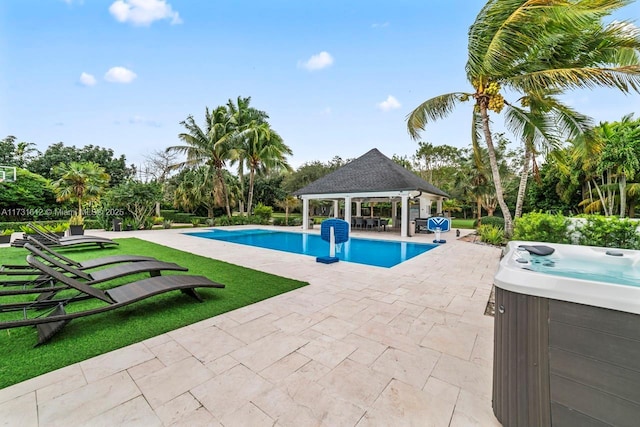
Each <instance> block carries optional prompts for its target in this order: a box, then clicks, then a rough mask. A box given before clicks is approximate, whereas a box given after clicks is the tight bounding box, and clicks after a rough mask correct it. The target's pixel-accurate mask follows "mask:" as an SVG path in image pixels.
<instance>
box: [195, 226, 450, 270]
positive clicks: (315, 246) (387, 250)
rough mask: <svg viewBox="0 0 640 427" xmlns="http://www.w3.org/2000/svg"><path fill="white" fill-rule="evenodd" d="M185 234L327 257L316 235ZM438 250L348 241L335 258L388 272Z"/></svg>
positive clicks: (257, 232)
mask: <svg viewBox="0 0 640 427" xmlns="http://www.w3.org/2000/svg"><path fill="white" fill-rule="evenodd" d="M185 234H189V235H191V236H197V237H204V238H206V239H214V240H222V241H225V242H231V243H238V244H241V245H248V246H257V247H260V248H267V249H275V250H277V251H284V252H292V253H295V254H304V255H311V256H314V257H319V256H327V255H329V243H328V242H325V241H324V240H322V239H321V238H320V236H319V235H317V234H305V233H291V232H287V231H272V230H260V229H251V230H235V231H228V230H210V231H202V232H193V233H185ZM437 246H438V245H432V244H423V243H408V242H394V241H388V240H369V239H357V238H355V239H354V238H351V239H349V241H348V242H346V243H343V244H342V248H341V249H340V251H336V256H337V257H338V258H339V259H340V260H342V261H349V262H357V263H359V264H367V265H375V266H377V267H387V268H388V267H393V266H394V265H397V264H400V263H401V262H403V261H406V260H408V259H411V258H413V257H415V256H417V255H420V254H422V253H424V252H427V251H429V250H431V249H433V248H435V247H437Z"/></svg>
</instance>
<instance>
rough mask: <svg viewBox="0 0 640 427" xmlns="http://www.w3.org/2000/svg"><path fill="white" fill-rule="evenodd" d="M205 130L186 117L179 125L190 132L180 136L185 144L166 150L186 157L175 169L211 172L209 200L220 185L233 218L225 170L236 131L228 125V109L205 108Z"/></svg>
mask: <svg viewBox="0 0 640 427" xmlns="http://www.w3.org/2000/svg"><path fill="white" fill-rule="evenodd" d="M205 123H206V126H205V129H202V128H201V127H200V126H198V125H197V124H196V122H195V120H194V118H193V116H189V117H187V119H186V120H184V121H182V122H180V124H181V125H182V126H184V127H185V128H186V130H187V132H185V133H181V134H179V135H178V138H180V140H181V141H184V142H185V143H186V145H178V146H172V147H168V148H167V150H166V151H167V152H168V153H171V152H176V153H180V154H186V156H187V158H186V160H185V161H183V162H180V163H176V164H174V165H173V169H180V168H183V167H186V166H189V167H198V166H206V167H208V170H209V172H210V174H209V175H210V176H209V179H210V180H211V185H210V186H209V188H210V189H211V193H209V195H210V197H212V198H213V197H214V194H213V189H214V188H215V187H216V184H218V185H219V186H220V189H221V192H222V196H223V200H224V203H225V208H226V211H227V216H228V217H231V208H230V205H229V196H228V193H227V185H226V183H225V179H224V174H223V170H224V167H225V165H226V163H227V162H228V161H229V160H230V158H231V153H232V152H231V149H232V147H231V144H230V141H229V139H230V137H231V135H232V131H233V128H232V127H231V126H230V124H229V120H228V116H227V111H226V109H225V107H217V108H216V109H215V110H213V111H209V108H206V109H205Z"/></svg>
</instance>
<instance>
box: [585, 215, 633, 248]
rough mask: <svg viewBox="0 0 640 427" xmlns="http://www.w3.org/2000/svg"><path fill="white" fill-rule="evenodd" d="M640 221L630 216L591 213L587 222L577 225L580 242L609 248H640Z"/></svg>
mask: <svg viewBox="0 0 640 427" xmlns="http://www.w3.org/2000/svg"><path fill="white" fill-rule="evenodd" d="M638 224H639V223H638V222H637V221H633V220H630V219H628V218H623V219H620V218H618V217H602V216H599V215H591V216H588V217H586V222H584V223H582V224H579V225H576V231H577V232H578V233H579V234H580V237H579V238H578V243H579V244H581V245H587V246H603V247H607V248H621V249H640V235H639V234H638Z"/></svg>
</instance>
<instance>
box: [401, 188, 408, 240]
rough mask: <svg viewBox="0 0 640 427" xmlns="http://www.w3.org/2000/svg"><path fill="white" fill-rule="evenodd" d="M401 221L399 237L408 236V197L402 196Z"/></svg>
mask: <svg viewBox="0 0 640 427" xmlns="http://www.w3.org/2000/svg"><path fill="white" fill-rule="evenodd" d="M401 198H402V220H401V221H400V237H407V236H408V235H409V196H408V195H402V196H401Z"/></svg>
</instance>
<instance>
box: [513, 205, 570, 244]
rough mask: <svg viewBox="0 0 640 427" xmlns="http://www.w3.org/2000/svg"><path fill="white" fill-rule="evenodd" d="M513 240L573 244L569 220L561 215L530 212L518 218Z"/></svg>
mask: <svg viewBox="0 0 640 427" xmlns="http://www.w3.org/2000/svg"><path fill="white" fill-rule="evenodd" d="M513 238H514V239H515V240H527V241H535V242H550V243H571V239H570V237H569V220H568V219H567V218H565V217H564V216H562V215H559V214H556V215H552V214H547V213H542V212H529V213H526V214H523V215H522V216H521V217H520V218H516V220H515V227H514V232H513Z"/></svg>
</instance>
